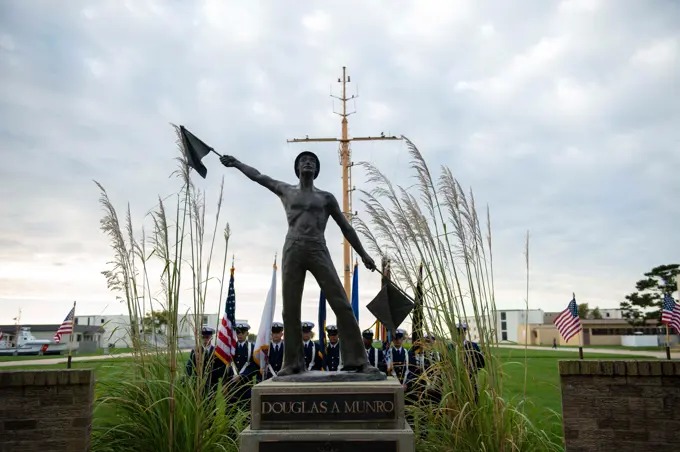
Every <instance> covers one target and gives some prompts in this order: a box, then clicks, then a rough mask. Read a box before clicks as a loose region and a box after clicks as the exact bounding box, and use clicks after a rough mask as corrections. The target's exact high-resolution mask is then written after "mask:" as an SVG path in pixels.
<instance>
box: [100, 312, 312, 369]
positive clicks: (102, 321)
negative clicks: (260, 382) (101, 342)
mask: <svg viewBox="0 0 680 452" xmlns="http://www.w3.org/2000/svg"><path fill="white" fill-rule="evenodd" d="M101 323H104V319H102V320H101ZM310 359H311V358H310Z"/></svg>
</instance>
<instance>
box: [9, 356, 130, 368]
mask: <svg viewBox="0 0 680 452" xmlns="http://www.w3.org/2000/svg"><path fill="white" fill-rule="evenodd" d="M132 355H133V354H132V353H121V354H117V355H95V356H74V357H73V358H71V362H76V361H98V360H102V359H115V358H126V357H130V356H132ZM67 361H68V357H64V356H61V357H59V358H43V359H17V360H16V361H0V367H18V366H49V365H52V364H62V363H63V364H66V362H67Z"/></svg>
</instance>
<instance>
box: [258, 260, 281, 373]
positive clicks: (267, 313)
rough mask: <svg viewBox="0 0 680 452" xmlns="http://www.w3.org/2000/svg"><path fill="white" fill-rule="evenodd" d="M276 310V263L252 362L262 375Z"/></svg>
mask: <svg viewBox="0 0 680 452" xmlns="http://www.w3.org/2000/svg"><path fill="white" fill-rule="evenodd" d="M275 308H276V263H274V270H273V272H272V284H271V287H270V288H269V293H268V294H267V300H266V301H265V303H264V309H263V310H262V319H261V320H260V330H259V331H258V333H257V340H256V341H255V353H254V354H253V360H254V361H255V363H257V364H258V365H259V366H260V373H261V374H262V375H264V373H265V371H266V369H267V364H268V361H267V354H268V353H269V343H270V342H271V337H272V322H273V321H274V309H275Z"/></svg>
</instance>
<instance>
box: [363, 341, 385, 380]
mask: <svg viewBox="0 0 680 452" xmlns="http://www.w3.org/2000/svg"><path fill="white" fill-rule="evenodd" d="M361 337H362V339H363V340H364V348H365V349H366V357H367V358H368V362H369V363H370V364H371V366H373V367H377V368H378V370H379V371H380V372H384V373H387V365H386V364H385V354H384V353H383V351H382V349H379V348H375V347H374V346H373V331H371V330H366V331H364V332H363V333H361Z"/></svg>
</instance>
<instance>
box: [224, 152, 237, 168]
mask: <svg viewBox="0 0 680 452" xmlns="http://www.w3.org/2000/svg"><path fill="white" fill-rule="evenodd" d="M237 161H238V160H236V158H235V157H232V156H231V155H223V156H222V157H220V162H222V165H224V166H226V167H232V166H236V162H237Z"/></svg>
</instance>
